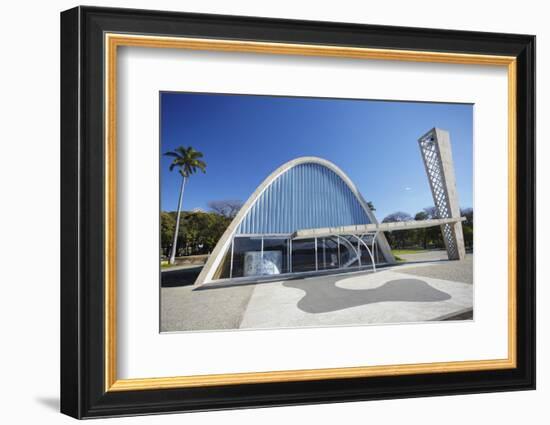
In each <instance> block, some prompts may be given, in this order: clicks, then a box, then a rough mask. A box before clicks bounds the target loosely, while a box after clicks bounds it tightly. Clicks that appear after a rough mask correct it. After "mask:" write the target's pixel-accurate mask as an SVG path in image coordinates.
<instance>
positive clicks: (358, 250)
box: [214, 234, 384, 279]
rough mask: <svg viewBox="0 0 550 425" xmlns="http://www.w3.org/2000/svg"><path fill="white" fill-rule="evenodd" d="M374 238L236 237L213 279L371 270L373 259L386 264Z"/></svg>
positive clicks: (345, 236) (350, 236) (377, 262)
mask: <svg viewBox="0 0 550 425" xmlns="http://www.w3.org/2000/svg"><path fill="white" fill-rule="evenodd" d="M373 237H374V235H370V234H368V235H363V236H361V237H358V236H353V235H343V236H340V235H339V236H327V237H318V238H307V239H291V238H290V237H289V236H287V235H266V236H261V235H258V236H244V235H242V236H241V235H239V236H235V237H234V238H233V240H232V243H231V245H230V247H229V249H228V251H227V253H226V255H225V256H224V258H223V260H222V262H221V263H220V265H219V266H218V273H216V275H215V277H214V278H215V279H234V278H246V277H262V276H274V275H279V274H288V273H304V272H315V271H328V270H342V271H345V270H346V269H357V268H358V267H372V266H373V263H372V259H373V257H374V259H375V264H380V263H383V262H384V257H383V256H382V255H381V254H380V252H379V251H378V250H377V249H376V244H374V249H373ZM365 245H367V246H365ZM367 247H368V249H367ZM369 251H370V252H369ZM371 254H372V257H371Z"/></svg>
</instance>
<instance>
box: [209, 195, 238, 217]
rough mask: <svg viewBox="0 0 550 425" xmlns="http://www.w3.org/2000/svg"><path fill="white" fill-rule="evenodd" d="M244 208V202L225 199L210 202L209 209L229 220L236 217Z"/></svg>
mask: <svg viewBox="0 0 550 425" xmlns="http://www.w3.org/2000/svg"><path fill="white" fill-rule="evenodd" d="M242 206H243V201H239V200H234V199H224V200H220V201H210V202H208V208H210V209H211V210H212V211H214V212H215V213H217V214H219V215H222V216H224V217H227V218H233V217H235V216H236V215H237V213H238V212H239V210H240V209H241V207H242Z"/></svg>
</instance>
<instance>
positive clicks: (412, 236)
mask: <svg viewBox="0 0 550 425" xmlns="http://www.w3.org/2000/svg"><path fill="white" fill-rule="evenodd" d="M460 215H461V216H462V217H466V221H464V222H463V223H462V230H463V233H464V244H465V245H466V248H467V249H472V248H473V235H474V213H473V210H472V208H466V209H463V210H461V211H460ZM436 218H438V216H437V210H436V209H435V207H426V208H424V209H423V210H422V211H419V212H417V213H416V214H415V216H414V220H429V219H436ZM407 220H412V217H411V216H410V215H409V214H408V213H406V212H402V211H397V212H394V213H392V214H390V215H388V216H386V217H385V218H384V220H383V221H382V222H383V223H392V222H397V221H407ZM385 234H386V238H387V239H388V242H389V244H390V246H391V247H392V248H394V249H396V250H403V249H405V250H406V249H411V248H412V249H438V248H445V243H444V241H443V236H442V235H441V228H440V227H439V226H435V227H427V228H425V229H411V230H396V231H394V232H386V233H385Z"/></svg>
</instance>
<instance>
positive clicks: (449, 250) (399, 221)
mask: <svg viewBox="0 0 550 425" xmlns="http://www.w3.org/2000/svg"><path fill="white" fill-rule="evenodd" d="M159 96H160V98H159V104H160V111H159V112H160V114H159V116H160V125H159V129H160V134H159V139H160V140H159V144H160V146H159V152H160V164H159V170H160V214H159V233H160V234H159V235H158V237H159V242H160V253H159V254H160V255H159V273H160V276H161V277H160V282H161V283H160V306H159V308H160V331H161V332H189V331H194V332H197V331H222V330H225V331H231V330H260V329H261V330H265V329H281V328H306V327H330V326H365V325H382V324H384V325H387V324H396V325H397V324H401V323H411V322H415V323H429V322H442V321H464V320H474V303H473V294H474V284H475V283H474V281H473V275H474V273H473V264H474V260H473V256H474V254H473V252H474V199H473V182H474V175H473V161H474V158H473V152H474V149H473V143H474V140H473V133H474V131H473V125H474V124H473V116H474V105H473V104H469V103H441V102H414V101H396V100H382V99H350V98H347V99H342V98H322V97H297V96H272V95H256V94H234V93H232V94H227V93H199V92H171V91H162V92H160V93H159Z"/></svg>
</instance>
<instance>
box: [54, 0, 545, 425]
mask: <svg viewBox="0 0 550 425" xmlns="http://www.w3.org/2000/svg"><path fill="white" fill-rule="evenodd" d="M61 57H62V58H61V71H62V74H61V82H62V84H61V104H62V107H61V112H62V123H61V162H62V170H61V174H62V179H61V191H62V226H61V228H62V231H61V240H62V268H61V270H62V281H61V354H62V358H61V411H62V412H63V413H65V414H68V415H71V416H73V417H76V418H91V417H104V416H120V415H135V414H148V413H162V412H186V411H198V410H214V409H230V408H241V407H258V406H275V405H292V404H307V403H327V402H339V401H353V400H369V399H383V398H398V397H415V396H428V395H446V394H463V393H476V392H488V391H511V390H522V389H533V388H534V387H535V195H534V193H535V182H534V177H535V170H534V164H535V162H534V161H535V152H534V143H535V134H534V128H535V127H534V122H535V110H534V105H535V103H534V98H535V94H534V93H535V87H534V84H535V75H534V69H535V62H534V61H535V37H534V36H530V35H517V34H495V33H477V32H465V31H449V30H437V29H419V28H400V27H387V26H368V25H355V24H342V23H328V22H311V21H294V20H280V19H265V18H251V17H237V16H219V15H201V14H187V13H175V12H160V11H143V10H129V9H108V8H94V7H77V8H74V9H71V10H68V11H66V12H63V13H62V14H61Z"/></svg>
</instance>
